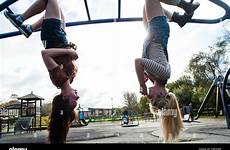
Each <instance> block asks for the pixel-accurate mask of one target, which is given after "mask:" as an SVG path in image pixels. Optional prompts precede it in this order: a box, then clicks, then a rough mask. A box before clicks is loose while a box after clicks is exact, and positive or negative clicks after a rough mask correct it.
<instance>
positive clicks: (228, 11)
mask: <svg viewBox="0 0 230 150" xmlns="http://www.w3.org/2000/svg"><path fill="white" fill-rule="evenodd" d="M16 1H17V0H7V1H5V2H3V3H2V4H0V10H1V9H2V8H4V9H5V8H7V7H8V6H9V5H11V4H13V3H14V2H16ZM86 1H87V0H85V2H86ZM209 1H211V2H212V3H214V4H216V5H218V6H220V7H221V8H223V9H224V10H225V15H224V16H222V17H220V18H217V19H191V20H190V21H189V23H205V24H214V23H219V22H221V21H224V20H226V19H230V7H229V6H228V5H227V4H226V3H225V2H223V1H222V0H209ZM85 4H87V3H85ZM119 4H120V3H119ZM88 17H89V15H88ZM88 19H89V18H88ZM128 21H142V18H140V17H139V18H119V16H118V18H111V19H98V20H90V19H89V20H88V21H77V22H68V23H67V24H66V26H67V27H69V26H77V25H87V24H97V23H112V22H128ZM38 31H39V30H38ZM20 34H21V33H20V32H19V31H16V32H8V33H3V34H0V39H3V38H8V37H12V36H17V35H20Z"/></svg>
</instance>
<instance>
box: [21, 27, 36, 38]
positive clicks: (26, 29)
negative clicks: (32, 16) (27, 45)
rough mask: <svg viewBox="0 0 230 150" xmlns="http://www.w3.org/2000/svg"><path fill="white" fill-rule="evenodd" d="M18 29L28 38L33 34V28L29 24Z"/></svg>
mask: <svg viewBox="0 0 230 150" xmlns="http://www.w3.org/2000/svg"><path fill="white" fill-rule="evenodd" d="M18 29H19V31H20V32H21V33H22V34H24V35H25V36H26V37H27V38H28V37H29V36H30V35H31V34H32V33H33V30H32V26H31V25H29V24H27V25H21V26H20V27H19V28H18Z"/></svg>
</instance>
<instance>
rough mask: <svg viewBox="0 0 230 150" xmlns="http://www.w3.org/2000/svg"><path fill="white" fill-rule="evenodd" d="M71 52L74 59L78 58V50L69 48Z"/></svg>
mask: <svg viewBox="0 0 230 150" xmlns="http://www.w3.org/2000/svg"><path fill="white" fill-rule="evenodd" d="M69 52H70V53H69V55H70V57H71V58H72V59H74V60H76V59H78V55H77V52H76V51H75V50H73V49H69Z"/></svg>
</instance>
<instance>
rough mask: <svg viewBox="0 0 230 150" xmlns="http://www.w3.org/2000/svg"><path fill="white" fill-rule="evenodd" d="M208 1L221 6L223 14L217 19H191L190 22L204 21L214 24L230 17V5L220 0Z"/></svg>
mask: <svg viewBox="0 0 230 150" xmlns="http://www.w3.org/2000/svg"><path fill="white" fill-rule="evenodd" d="M209 1H210V2H212V3H214V4H215V5H218V6H219V7H221V8H223V9H224V10H225V15H224V16H222V17H220V18H217V19H191V20H190V21H188V22H190V23H205V24H214V23H219V22H221V21H224V20H226V19H230V7H229V6H228V5H227V4H226V3H225V2H223V1H221V0H209Z"/></svg>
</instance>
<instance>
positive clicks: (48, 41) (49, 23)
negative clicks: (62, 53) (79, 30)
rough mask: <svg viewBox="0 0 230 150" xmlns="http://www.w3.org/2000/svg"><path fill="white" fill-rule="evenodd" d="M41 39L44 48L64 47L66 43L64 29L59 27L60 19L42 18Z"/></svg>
mask: <svg viewBox="0 0 230 150" xmlns="http://www.w3.org/2000/svg"><path fill="white" fill-rule="evenodd" d="M41 40H42V42H43V45H44V47H45V48H65V47H67V45H68V40H67V38H66V33H65V31H64V30H63V29H62V28H61V20H59V19H55V18H50V19H44V20H43V23H42V29H41Z"/></svg>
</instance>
